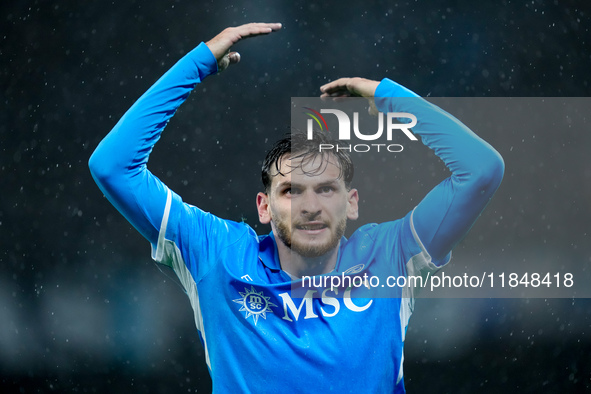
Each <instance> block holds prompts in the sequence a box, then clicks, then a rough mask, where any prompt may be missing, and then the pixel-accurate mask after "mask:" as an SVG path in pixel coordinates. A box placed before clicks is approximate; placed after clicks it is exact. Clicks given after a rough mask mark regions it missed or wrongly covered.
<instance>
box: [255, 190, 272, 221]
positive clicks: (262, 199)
mask: <svg viewBox="0 0 591 394" xmlns="http://www.w3.org/2000/svg"><path fill="white" fill-rule="evenodd" d="M257 211H258V212H259V222H261V223H262V224H269V223H270V222H271V207H270V206H269V196H268V195H266V194H265V193H258V194H257Z"/></svg>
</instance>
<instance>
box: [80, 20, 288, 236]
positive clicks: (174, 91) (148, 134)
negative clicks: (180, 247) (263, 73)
mask: <svg viewBox="0 0 591 394" xmlns="http://www.w3.org/2000/svg"><path fill="white" fill-rule="evenodd" d="M280 28H281V24H279V23H251V24H247V25H242V26H238V27H231V28H228V29H225V30H224V31H222V32H221V33H220V34H218V35H217V36H215V37H214V38H213V39H212V40H210V41H208V42H207V44H204V43H201V44H200V45H199V46H198V47H197V48H195V49H194V50H192V51H191V52H190V53H188V54H187V55H185V56H184V57H183V58H182V59H181V60H179V61H178V62H177V63H176V64H175V65H174V66H173V67H172V68H171V69H170V70H169V71H168V72H167V73H166V74H164V76H162V77H161V78H160V79H159V80H158V81H157V82H156V83H155V84H154V85H153V86H152V87H151V88H150V89H149V90H148V91H147V92H146V93H145V94H144V95H142V96H141V97H140V98H139V99H138V100H137V101H136V102H135V104H133V106H132V107H131V108H130V109H129V110H128V111H127V112H126V113H125V115H124V116H123V117H122V118H121V119H120V120H119V122H118V123H117V124H116V125H115V127H114V128H113V130H111V132H110V133H109V134H108V135H107V136H106V137H105V138H104V139H103V141H101V143H100V144H99V146H98V147H97V148H96V150H95V151H94V153H93V154H92V156H91V158H90V161H89V167H90V171H91V173H92V176H93V178H94V179H95V181H96V183H97V184H98V186H99V188H100V189H101V190H102V192H103V193H104V194H105V196H106V197H107V198H108V199H109V201H110V202H111V203H112V204H113V205H114V206H115V208H117V210H119V212H121V213H122V214H123V215H124V216H125V218H126V219H127V220H128V221H129V222H130V223H131V224H132V225H133V226H134V227H135V228H136V229H137V230H138V231H139V232H140V233H141V234H142V235H143V236H144V237H145V238H147V239H148V240H149V241H150V242H151V243H152V244H153V245H156V243H157V241H158V233H159V229H160V224H161V222H162V217H163V215H164V207H165V206H166V201H167V197H168V196H170V193H168V188H167V187H166V186H165V185H164V184H163V183H162V182H161V181H160V180H159V179H158V178H157V177H155V176H154V175H153V174H152V173H151V172H150V171H148V169H147V166H146V165H147V162H148V156H149V154H150V152H151V151H152V148H153V146H154V144H155V143H156V142H157V141H158V139H159V138H160V134H161V133H162V130H164V127H165V126H166V124H167V123H168V121H169V120H170V118H171V117H172V116H173V115H174V113H175V112H176V110H177V109H178V107H179V106H180V105H181V104H182V103H183V102H184V101H185V100H186V99H187V97H188V96H189V94H190V93H191V91H192V90H193V89H194V88H195V86H196V85H197V84H198V83H200V82H201V81H202V80H203V79H204V78H205V77H207V76H208V75H210V74H213V73H215V72H217V71H221V70H224V69H225V68H227V67H228V66H229V65H230V64H233V63H238V62H239V61H240V55H239V54H238V53H237V52H230V48H231V47H232V45H234V44H235V43H236V42H238V41H239V40H241V39H244V38H248V37H254V36H257V35H262V34H269V33H271V32H272V31H275V30H278V29H280Z"/></svg>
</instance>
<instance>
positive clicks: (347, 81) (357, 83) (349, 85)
mask: <svg viewBox="0 0 591 394" xmlns="http://www.w3.org/2000/svg"><path fill="white" fill-rule="evenodd" d="M378 85H379V82H377V81H372V80H370V79H365V78H358V77H355V78H340V79H337V80H336V81H332V82H329V83H327V84H325V85H322V86H321V87H320V91H321V92H322V94H321V96H320V97H347V96H361V97H373V96H374V93H375V90H376V88H377V87H378Z"/></svg>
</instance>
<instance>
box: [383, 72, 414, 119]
mask: <svg viewBox="0 0 591 394" xmlns="http://www.w3.org/2000/svg"><path fill="white" fill-rule="evenodd" d="M374 95H375V102H376V106H377V108H378V111H380V112H390V111H391V110H392V109H393V107H394V103H393V102H392V100H391V98H392V97H420V96H419V95H418V94H416V93H415V92H413V91H412V90H410V89H407V88H405V87H404V86H402V85H400V84H399V83H397V82H394V81H392V80H391V79H389V78H384V79H382V81H381V82H380V84H379V85H378V87H377V88H376V91H375V93H374Z"/></svg>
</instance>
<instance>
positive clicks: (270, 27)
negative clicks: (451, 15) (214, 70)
mask: <svg viewBox="0 0 591 394" xmlns="http://www.w3.org/2000/svg"><path fill="white" fill-rule="evenodd" d="M281 27H282V25H281V23H248V24H246V25H241V26H237V27H229V28H227V29H224V30H223V31H222V32H221V33H220V34H218V35H217V36H215V37H214V38H212V39H211V40H209V41H207V42H206V43H205V44H206V45H207V46H208V47H209V50H210V51H211V53H212V54H213V56H214V57H215V58H216V60H217V61H218V68H219V69H221V70H223V69H224V68H226V67H227V66H228V64H234V63H238V62H239V61H240V55H239V54H237V53H235V55H231V56H230V57H228V52H229V51H230V48H231V47H232V45H234V44H236V43H237V42H238V41H240V40H243V39H245V38H249V37H255V36H259V35H265V34H269V33H272V32H274V31H277V30H279V29H281ZM225 63H227V64H225Z"/></svg>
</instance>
